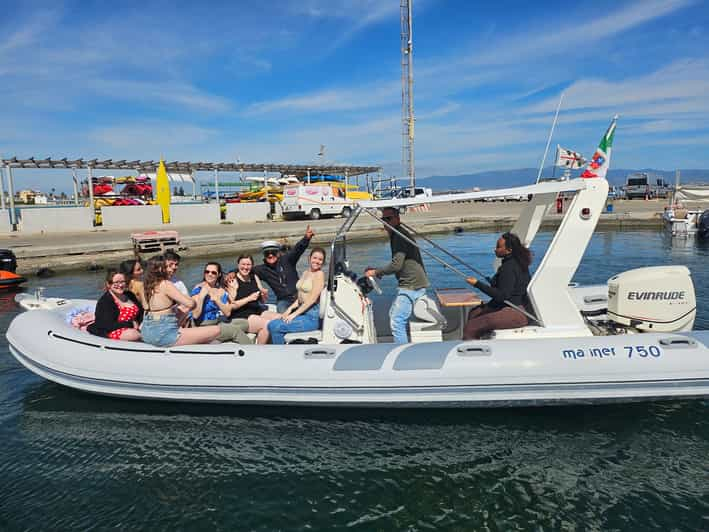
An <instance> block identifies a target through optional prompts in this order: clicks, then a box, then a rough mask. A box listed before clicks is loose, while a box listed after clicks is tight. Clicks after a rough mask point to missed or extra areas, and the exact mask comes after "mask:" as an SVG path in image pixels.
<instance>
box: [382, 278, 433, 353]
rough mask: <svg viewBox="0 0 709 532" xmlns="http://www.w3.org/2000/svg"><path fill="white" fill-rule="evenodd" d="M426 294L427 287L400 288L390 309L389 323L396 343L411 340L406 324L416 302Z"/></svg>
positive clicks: (404, 342)
mask: <svg viewBox="0 0 709 532" xmlns="http://www.w3.org/2000/svg"><path fill="white" fill-rule="evenodd" d="M425 294H426V289H425V288H419V289H418V290H407V289H406V288H399V290H398V292H397V293H396V298H395V299H394V303H393V304H392V305H391V308H390V309H389V324H390V326H391V334H392V336H393V337H394V343H395V344H406V343H408V342H409V333H408V331H407V330H406V326H407V325H408V323H409V318H410V317H411V313H412V312H413V310H414V303H415V302H416V300H417V299H419V298H420V297H423V296H424V295H425Z"/></svg>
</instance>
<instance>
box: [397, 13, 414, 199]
mask: <svg viewBox="0 0 709 532" xmlns="http://www.w3.org/2000/svg"><path fill="white" fill-rule="evenodd" d="M412 2H413V0H401V4H400V5H401V124H402V127H401V172H402V174H403V175H407V174H408V176H409V180H410V186H411V195H412V196H413V194H414V187H415V186H416V174H415V170H414V44H413V34H412V20H411V3H412Z"/></svg>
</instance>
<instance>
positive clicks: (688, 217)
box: [662, 174, 709, 239]
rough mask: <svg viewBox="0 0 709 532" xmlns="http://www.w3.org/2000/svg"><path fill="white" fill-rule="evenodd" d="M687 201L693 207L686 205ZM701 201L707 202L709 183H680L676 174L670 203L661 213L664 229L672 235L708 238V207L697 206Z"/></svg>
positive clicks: (708, 200)
mask: <svg viewBox="0 0 709 532" xmlns="http://www.w3.org/2000/svg"><path fill="white" fill-rule="evenodd" d="M689 202H691V204H692V205H693V208H688V207H686V205H687V204H688V203H689ZM702 202H704V203H706V202H709V185H701V184H686V185H680V184H679V174H678V177H677V183H676V184H675V189H674V191H673V193H672V199H671V202H670V205H669V206H668V207H666V208H665V211H664V212H663V213H662V221H663V224H664V226H665V229H667V231H669V232H670V233H671V234H672V236H677V237H697V238H699V239H709V209H706V210H705V209H703V208H700V207H698V205H700V204H701V203H702Z"/></svg>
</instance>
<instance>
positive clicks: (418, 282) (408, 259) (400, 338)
mask: <svg viewBox="0 0 709 532" xmlns="http://www.w3.org/2000/svg"><path fill="white" fill-rule="evenodd" d="M382 220H384V221H385V222H386V223H387V224H389V225H388V226H387V225H385V226H384V228H385V229H386V231H387V233H389V243H390V245H391V262H390V263H389V264H387V265H386V266H384V267H383V268H368V269H367V270H366V271H365V272H364V274H365V275H366V276H367V277H373V276H377V277H382V276H383V275H389V274H392V273H393V274H394V275H396V278H397V280H398V281H399V289H398V291H397V293H396V299H394V303H393V304H392V306H391V309H389V323H390V325H391V333H392V335H393V336H394V343H396V344H405V343H408V341H409V333H408V331H407V326H408V324H409V318H410V317H411V313H412V312H413V309H414V303H416V300H418V299H419V298H421V297H422V296H423V295H424V294H426V288H428V286H429V282H428V276H427V275H426V270H425V269H424V267H423V261H422V260H421V252H420V251H419V248H418V247H417V246H416V245H414V244H413V243H412V242H415V240H414V237H413V236H411V235H410V234H409V233H408V231H406V230H405V229H404V228H403V227H401V220H400V219H399V211H398V209H395V208H393V207H386V208H385V209H384V210H383V211H382ZM389 226H391V227H389ZM392 228H393V229H392ZM402 235H403V236H402ZM404 237H406V238H404Z"/></svg>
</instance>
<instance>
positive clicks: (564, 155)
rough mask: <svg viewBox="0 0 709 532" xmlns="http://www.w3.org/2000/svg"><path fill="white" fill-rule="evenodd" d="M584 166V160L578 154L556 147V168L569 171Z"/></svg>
mask: <svg viewBox="0 0 709 532" xmlns="http://www.w3.org/2000/svg"><path fill="white" fill-rule="evenodd" d="M584 164H586V159H584V158H583V155H581V154H580V153H579V152H576V151H571V150H567V149H566V148H562V147H561V146H558V145H557V147H556V166H562V167H564V168H568V169H569V170H578V169H579V168H583V165H584Z"/></svg>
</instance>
